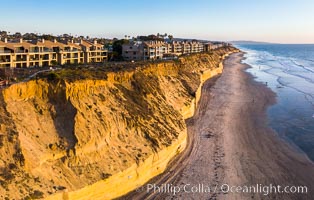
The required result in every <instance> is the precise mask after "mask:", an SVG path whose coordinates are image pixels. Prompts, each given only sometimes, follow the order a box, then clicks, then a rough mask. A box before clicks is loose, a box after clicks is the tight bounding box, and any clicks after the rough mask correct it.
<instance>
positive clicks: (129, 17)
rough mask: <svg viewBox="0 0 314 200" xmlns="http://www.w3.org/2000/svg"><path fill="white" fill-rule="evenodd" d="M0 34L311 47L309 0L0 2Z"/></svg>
mask: <svg viewBox="0 0 314 200" xmlns="http://www.w3.org/2000/svg"><path fill="white" fill-rule="evenodd" d="M0 6H1V12H0V30H6V31H10V32H11V33H13V32H21V33H26V32H36V33H46V34H55V35H57V34H62V33H68V34H72V35H74V36H75V35H84V36H86V35H89V36H91V37H104V38H113V37H118V38H123V37H124V35H129V36H131V37H132V36H137V35H148V34H157V33H167V34H172V35H173V36H174V37H177V38H191V39H207V40H219V41H233V40H253V41H265V42H277V43H313V44H314V1H313V0H85V1H81V0H49V1H48V0H37V1H36V0H23V1H21V0H10V1H8V0H0Z"/></svg>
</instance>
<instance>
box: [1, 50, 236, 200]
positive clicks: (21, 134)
mask: <svg viewBox="0 0 314 200" xmlns="http://www.w3.org/2000/svg"><path fill="white" fill-rule="evenodd" d="M235 51H237V50H236V49H235V48H233V47H225V48H220V49H217V50H215V51H213V52H210V53H202V54H193V55H189V56H184V57H181V58H179V60H177V61H165V62H158V63H146V64H145V65H144V66H141V67H138V68H134V69H132V70H120V71H117V72H114V71H112V72H110V71H104V72H101V71H92V72H89V76H88V77H83V78H81V79H78V78H73V76H72V75H73V74H76V75H77V74H78V73H80V72H78V69H76V70H72V71H71V70H60V71H56V72H54V73H50V74H48V75H47V76H46V77H42V78H39V79H37V80H31V81H28V82H25V83H19V84H15V85H12V86H10V87H9V88H6V89H4V90H2V92H1V95H0V197H1V199H5V198H6V199H36V198H38V199H40V198H45V199H112V198H115V197H119V196H121V195H123V194H126V193H127V192H129V191H131V190H134V189H135V188H136V187H138V186H140V185H142V184H144V183H145V182H147V181H148V180H149V179H151V178H152V177H154V176H156V175H158V174H160V173H162V172H163V171H164V170H165V168H166V166H167V164H168V162H169V161H170V159H171V158H173V157H174V156H175V155H176V154H178V153H180V152H181V151H183V150H184V148H185V144H186V138H187V130H186V125H185V119H187V118H189V117H192V116H193V114H194V110H195V107H196V106H197V102H198V99H199V98H200V95H201V94H200V91H201V90H200V88H201V86H202V84H203V82H204V81H205V80H207V79H208V78H211V77H213V76H215V75H218V74H220V73H221V72H222V68H223V66H222V61H223V59H224V57H225V55H227V54H229V53H232V52H235ZM93 73H95V74H96V73H97V78H93ZM95 77H96V76H95ZM100 77H101V78H100Z"/></svg>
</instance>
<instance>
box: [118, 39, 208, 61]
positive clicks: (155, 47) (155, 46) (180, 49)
mask: <svg viewBox="0 0 314 200" xmlns="http://www.w3.org/2000/svg"><path fill="white" fill-rule="evenodd" d="M203 51H205V45H204V44H203V43H201V42H198V41H171V42H162V41H145V42H142V41H135V42H130V43H129V44H124V45H122V56H123V58H124V59H125V60H134V61H138V60H156V59H162V58H165V57H176V56H180V55H184V54H190V53H199V52H203Z"/></svg>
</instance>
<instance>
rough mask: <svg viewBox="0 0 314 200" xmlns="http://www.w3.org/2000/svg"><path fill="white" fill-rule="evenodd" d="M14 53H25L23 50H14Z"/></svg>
mask: <svg viewBox="0 0 314 200" xmlns="http://www.w3.org/2000/svg"><path fill="white" fill-rule="evenodd" d="M14 53H26V52H25V51H24V50H15V51H14Z"/></svg>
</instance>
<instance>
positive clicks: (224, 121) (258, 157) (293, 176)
mask: <svg viewBox="0 0 314 200" xmlns="http://www.w3.org/2000/svg"><path fill="white" fill-rule="evenodd" d="M242 59H243V53H235V54H232V55H231V56H229V57H228V58H227V59H226V60H225V61H224V71H223V73H222V75H221V77H220V78H219V79H218V80H217V81H216V82H215V83H214V84H212V83H211V81H207V82H206V83H205V84H204V86H203V89H202V96H201V99H200V102H199V107H198V109H197V112H196V115H195V116H194V117H193V118H192V119H191V120H190V121H189V122H188V134H189V135H191V136H193V137H194V139H195V141H194V146H193V147H192V148H193V149H192V152H193V154H192V155H193V156H190V157H189V158H188V160H187V161H186V162H187V165H186V166H185V167H184V168H183V169H182V171H180V172H178V173H174V176H175V177H172V180H173V181H171V182H169V183H168V184H172V186H174V187H178V188H183V187H184V185H186V184H189V185H191V186H196V185H199V184H202V185H209V186H210V187H211V188H215V187H216V188H217V186H218V188H219V186H221V185H223V184H228V185H229V186H252V185H257V184H260V185H270V184H273V185H280V186H306V187H307V188H308V193H307V194H291V193H290V194H287V193H271V194H268V195H265V194H263V193H244V192H242V193H241V192H240V193H231V192H229V193H227V194H224V193H223V192H222V191H221V190H219V189H218V190H215V191H211V193H206V192H195V193H191V192H190V193H187V192H179V193H177V194H175V195H174V194H172V193H167V192H164V193H160V192H158V191H157V192H154V194H151V195H150V197H154V198H155V199H171V198H176V199H191V198H193V199H204V198H205V199H296V198H297V199H311V198H310V197H311V196H313V189H314V170H313V167H314V165H313V163H312V162H309V160H308V158H307V157H305V156H304V155H303V154H300V153H298V152H296V151H294V149H293V148H292V147H291V146H290V145H289V144H288V143H287V142H285V141H284V140H283V139H282V138H279V136H278V135H277V134H276V133H275V132H274V130H272V129H271V128H270V127H268V124H267V120H268V119H267V113H266V111H267V108H268V107H269V106H270V105H272V104H274V103H275V93H274V92H273V91H272V90H271V89H270V88H268V87H266V86H265V85H264V84H262V83H260V82H257V81H255V80H254V77H253V75H251V74H249V72H246V69H247V68H249V67H250V66H249V65H246V64H242V63H240V62H241V60H242ZM165 173H172V171H168V170H167V171H166V172H165ZM168 176H169V175H168ZM145 189H147V188H145V186H144V187H143V188H142V190H141V192H148V191H145Z"/></svg>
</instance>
